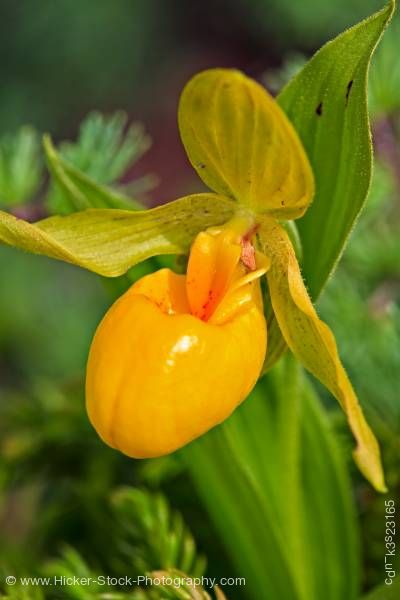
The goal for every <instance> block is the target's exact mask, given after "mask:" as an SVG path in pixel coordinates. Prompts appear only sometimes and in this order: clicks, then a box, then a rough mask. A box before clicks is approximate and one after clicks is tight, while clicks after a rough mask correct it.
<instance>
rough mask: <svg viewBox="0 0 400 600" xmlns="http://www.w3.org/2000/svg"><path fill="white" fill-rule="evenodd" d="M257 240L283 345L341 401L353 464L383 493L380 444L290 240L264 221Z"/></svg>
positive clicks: (278, 229) (281, 231)
mask: <svg viewBox="0 0 400 600" xmlns="http://www.w3.org/2000/svg"><path fill="white" fill-rule="evenodd" d="M260 240H261V244H262V246H263V250H264V252H265V254H266V255H267V256H269V257H270V259H271V263H272V264H271V268H270V270H269V272H268V274H267V277H268V285H269V291H270V295H271V301H272V306H273V309H274V312H275V315H276V318H277V321H278V323H279V327H280V329H281V331H282V334H283V336H284V338H285V340H286V343H287V344H288V346H289V348H290V349H291V350H292V352H293V354H294V355H295V356H296V357H297V358H298V359H299V360H300V361H301V362H302V363H303V365H304V366H305V368H306V369H308V370H309V371H310V372H311V373H312V374H313V375H314V376H315V377H317V379H319V380H320V381H321V383H323V384H324V385H325V386H326V387H327V388H328V389H329V390H330V391H331V393H332V394H333V395H334V396H335V397H336V398H337V400H338V401H339V403H340V405H341V406H342V408H343V410H344V412H345V413H346V416H347V419H348V422H349V425H350V428H351V430H352V432H353V435H354V437H355V439H356V442H357V446H356V449H355V450H354V453H353V456H354V460H355V462H356V463H357V465H358V468H359V469H360V471H361V472H362V473H363V475H364V476H365V477H366V478H367V479H368V480H369V481H370V482H371V483H372V485H373V486H374V487H375V488H376V489H377V490H378V491H381V492H383V491H385V490H386V488H385V483H384V476H383V471H382V465H381V459H380V451H379V446H378V443H377V441H376V439H375V436H374V434H373V433H372V431H371V429H370V427H369V426H368V424H367V422H366V420H365V418H364V415H363V412H362V409H361V407H360V405H359V403H358V400H357V397H356V395H355V393H354V390H353V388H352V386H351V383H350V381H349V379H348V377H347V375H346V372H345V370H344V368H343V366H342V364H341V362H340V358H339V355H338V351H337V347H336V343H335V339H334V337H333V334H332V332H331V331H330V329H329V327H328V326H327V325H326V324H325V323H323V322H322V321H321V320H320V319H319V318H318V315H317V313H316V312H315V309H314V307H313V305H312V302H311V300H310V298H309V296H308V294H307V290H306V288H305V285H304V283H303V279H302V277H301V273H300V268H299V265H298V263H297V259H296V256H295V253H294V250H293V247H292V245H291V242H290V240H289V238H288V235H287V233H286V232H285V230H284V229H283V228H282V227H281V226H280V225H279V224H278V223H277V222H276V221H273V220H272V219H265V220H264V222H263V225H262V227H261V230H260Z"/></svg>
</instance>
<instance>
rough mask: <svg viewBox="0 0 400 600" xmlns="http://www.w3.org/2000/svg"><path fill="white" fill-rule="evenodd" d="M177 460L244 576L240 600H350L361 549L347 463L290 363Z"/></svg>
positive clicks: (354, 590) (281, 366)
mask: <svg viewBox="0 0 400 600" xmlns="http://www.w3.org/2000/svg"><path fill="white" fill-rule="evenodd" d="M183 453H184V457H185V458H186V460H187V462H188V465H189V469H190V471H191V474H192V476H193V478H194V481H195V483H196V485H197V489H198V492H199V494H200V495H201V497H202V499H203V501H204V503H205V504H206V506H207V508H208V511H209V513H210V515H211V518H212V519H213V521H214V524H215V526H216V528H217V529H218V531H219V532H220V534H221V537H222V539H223V541H224V542H225V545H226V548H227V551H228V553H229V554H230V555H231V557H232V559H233V562H234V564H235V566H236V573H237V575H239V576H243V577H245V578H246V588H245V590H244V592H245V594H246V597H248V598H254V599H257V600H259V599H260V598H263V599H264V598H279V599H282V600H299V599H301V600H321V598H324V599H326V600H343V599H344V598H346V600H352V599H353V598H355V597H356V595H357V590H358V579H359V549H358V545H357V530H356V524H355V516H354V508H353V504H352V498H351V491H350V490H351V488H350V484H349V481H348V477H347V474H346V469H345V466H344V459H343V457H342V454H341V452H340V450H339V448H338V445H337V442H336V440H335V439H334V437H333V435H332V432H331V430H330V427H329V424H328V421H327V419H326V416H325V414H324V413H323V411H322V409H321V408H320V406H319V403H318V400H317V399H316V398H315V396H314V395H313V392H312V390H311V389H310V387H309V386H308V383H307V381H306V380H305V378H303V376H302V374H301V373H300V372H299V371H298V367H297V365H296V363H295V362H294V360H293V359H292V357H290V356H288V357H286V358H285V359H283V360H282V361H281V362H280V363H279V364H278V365H277V366H276V367H275V368H274V369H273V370H272V371H271V372H270V373H269V374H268V375H267V376H266V377H265V378H264V379H263V380H262V381H261V382H260V383H259V384H258V386H257V387H256V389H255V391H254V392H253V394H252V395H251V396H250V398H248V399H247V400H246V401H245V403H244V404H243V405H242V407H240V408H239V409H238V410H237V411H236V412H235V413H234V414H233V415H232V417H231V418H230V419H229V420H228V421H226V422H225V423H224V424H222V425H221V426H219V427H218V428H216V429H214V430H212V431H211V432H209V433H208V434H207V435H206V436H204V437H203V438H201V439H199V440H197V441H196V442H194V443H192V444H191V445H190V446H188V447H187V448H186V449H185V450H184V451H183ZM328 556H329V559H327V557H328Z"/></svg>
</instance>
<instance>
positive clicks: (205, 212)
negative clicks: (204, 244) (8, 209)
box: [0, 194, 235, 277]
mask: <svg viewBox="0 0 400 600" xmlns="http://www.w3.org/2000/svg"><path fill="white" fill-rule="evenodd" d="M234 208H235V204H234V203H233V201H231V200H228V199H227V198H224V197H223V196H217V195H216V194H195V195H192V196H186V197H184V198H180V199H179V200H175V202H171V203H169V204H165V205H164V206H159V207H157V208H153V209H151V210H143V211H135V212H132V211H129V210H118V209H89V210H86V211H82V212H77V213H74V214H72V215H69V216H66V217H60V216H56V217H50V218H49V219H44V220H43V221H39V222H37V223H35V224H30V223H27V222H26V221H23V220H21V219H17V218H15V217H14V216H12V215H10V214H8V213H5V212H3V211H0V242H3V243H5V244H8V245H10V246H15V247H17V248H21V249H23V250H28V251H29V252H32V253H34V254H44V255H45V256H49V257H51V258H56V259H59V260H64V261H66V262H69V263H72V264H74V265H78V266H80V267H84V268H85V269H89V270H90V271H94V272H95V273H99V274H100V275H104V276H106V277H116V276H118V275H122V274H123V273H125V272H126V271H127V270H128V269H129V268H130V267H132V266H133V265H135V264H137V263H138V262H141V261H143V260H145V259H146V258H149V257H151V256H155V255H157V254H182V253H186V252H187V251H188V248H189V247H190V243H191V241H192V240H193V238H194V236H195V235H196V234H197V233H198V232H199V231H202V230H204V229H206V228H207V227H209V226H211V225H217V224H221V223H224V222H225V221H227V220H228V219H229V218H230V217H231V216H232V214H233V211H234Z"/></svg>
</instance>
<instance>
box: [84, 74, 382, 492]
mask: <svg viewBox="0 0 400 600" xmlns="http://www.w3.org/2000/svg"><path fill="white" fill-rule="evenodd" d="M179 126H180V132H181V137H182V140H183V143H184V145H185V148H186V151H187V153H188V156H189V159H190V161H191V163H192V165H193V167H194V168H195V169H196V171H197V172H198V174H199V175H200V177H201V178H202V179H203V181H204V182H205V183H206V184H207V185H208V186H209V187H210V188H212V189H213V190H214V191H215V192H217V194H221V198H222V195H223V197H224V198H226V197H229V198H232V199H234V200H236V201H237V202H238V204H239V206H241V207H246V210H247V211H248V214H250V215H252V218H253V223H252V227H250V228H248V230H247V231H242V237H240V236H239V237H237V235H236V238H235V234H234V233H233V232H234V231H235V228H234V227H233V228H232V229H231V228H230V227H229V226H228V227H227V228H226V229H223V230H221V231H219V232H218V233H215V232H211V231H208V232H205V233H200V234H199V235H198V237H197V238H196V240H195V242H194V244H193V247H192V250H191V253H190V258H189V264H188V270H187V274H186V276H180V275H174V274H173V273H171V272H170V271H167V270H162V271H160V272H158V273H155V274H153V275H149V276H147V277H145V278H144V279H143V280H140V281H139V282H138V283H136V284H135V285H133V287H132V288H131V289H130V290H129V291H128V292H127V293H126V294H125V295H124V296H123V297H122V298H121V299H120V300H118V301H117V302H116V304H115V305H114V306H113V307H111V309H110V311H109V312H108V313H107V315H106V316H105V318H104V320H103V322H102V323H101V324H100V326H99V329H98V331H97V333H96V336H95V339H94V342H93V345H92V349H91V352H90V357H89V363H88V374H87V406H88V411H89V415H90V418H91V421H92V423H93V424H94V426H95V427H96V429H97V431H98V432H99V434H100V435H101V437H102V438H103V439H104V440H105V441H106V442H107V443H109V444H110V445H111V446H114V447H117V448H119V449H120V450H122V451H123V452H125V453H127V454H129V455H131V456H136V457H144V456H158V455H160V454H165V453H167V452H170V451H172V450H174V449H176V448H178V447H180V446H182V445H183V444H185V443H187V442H188V441H190V440H192V439H193V438H195V437H197V436H198V435H200V434H202V433H203V432H205V431H207V430H208V429H210V428H211V427H213V426H214V425H216V424H217V423H219V422H220V421H222V420H223V419H225V418H226V417H227V416H228V415H229V414H230V413H231V412H232V410H233V409H234V408H235V407H236V406H237V405H238V404H239V403H240V402H241V401H242V400H243V399H244V398H245V397H246V395H247V394H248V393H249V391H250V390H251V388H252V387H253V385H254V384H255V382H256V380H257V377H258V376H259V374H260V371H261V365H262V362H263V357H264V354H265V348H266V326H265V320H264V318H263V316H262V312H261V300H260V290H259V282H258V277H259V276H260V275H262V274H263V273H264V272H265V271H267V269H266V268H265V267H263V268H264V270H260V269H257V268H256V267H258V266H261V263H260V254H258V263H259V264H258V265H253V269H255V270H253V271H252V270H251V268H250V269H248V267H249V263H248V261H247V260H246V251H245V248H246V243H245V241H246V240H247V241H249V238H250V237H251V233H252V232H256V231H257V236H256V238H254V240H255V243H258V245H259V247H260V249H261V251H262V252H263V253H264V260H268V261H270V263H271V268H270V269H269V270H268V273H267V281H268V288H269V293H270V296H271V302H272V307H273V310H274V313H275V316H276V319H277V321H278V324H279V327H280V329H281V332H282V335H283V337H284V338H285V341H286V343H287V345H288V346H289V348H290V349H291V350H292V352H293V353H294V354H295V355H296V356H297V357H298V358H299V360H300V361H301V362H302V363H303V364H304V366H305V367H306V368H307V369H308V370H309V371H311V372H312V373H313V374H314V375H315V376H316V377H317V378H318V379H320V381H321V382H322V383H323V384H324V385H326V387H327V388H328V389H329V390H330V391H331V392H332V394H333V395H334V396H335V397H336V398H337V399H338V401H339V402H340V404H341V406H342V408H343V410H344V411H345V413H346V415H347V418H348V422H349V425H350V427H351V429H352V431H353V434H354V436H355V439H356V441H357V447H356V450H355V453H354V458H355V460H356V462H357V464H358V466H359V468H360V470H361V471H362V473H363V474H364V475H365V476H366V477H367V478H368V479H369V480H370V481H371V483H372V484H373V485H374V486H375V487H376V489H378V490H380V491H383V490H384V489H385V484H384V479H383V473H382V467H381V462H380V452H379V447H378V444H377V442H376V439H375V437H374V435H373V433H372V431H371V430H370V428H369V426H368V424H367V423H366V421H365V419H364V416H363V413H362V410H361V408H360V405H359V404H358V400H357V397H356V395H355V393H354V391H353V388H352V387H351V384H350V382H349V380H348V378H347V375H346V372H345V370H344V368H343V366H342V365H341V363H340V359H339V356H338V353H337V349H336V344H335V341H334V337H333V335H332V333H331V331H330V330H329V328H328V327H327V326H326V325H325V324H324V323H322V322H321V321H320V320H319V318H318V316H317V314H316V312H315V310H314V307H313V305H312V303H311V300H310V299H309V297H308V294H307V290H306V287H305V285H304V283H303V281H302V278H301V274H300V268H299V265H298V263H297V259H296V255H295V253H294V250H293V247H292V244H291V242H290V240H289V238H288V236H287V234H286V232H285V231H284V229H283V228H282V227H281V225H280V224H279V222H278V219H279V220H287V219H296V218H299V217H301V216H302V215H303V214H304V212H305V211H306V210H307V207H308V205H309V204H310V202H311V200H312V197H313V194H314V179H313V174H312V170H311V167H310V164H309V162H308V159H307V156H306V154H305V151H304V149H303V147H302V144H301V142H300V140H299V138H298V136H297V133H296V131H295V130H294V128H293V126H292V125H291V123H290V122H289V120H288V118H287V117H286V115H285V114H284V113H283V111H282V110H281V109H280V107H279V106H278V104H277V103H276V102H275V101H274V100H273V99H272V98H271V97H270V96H269V94H268V93H267V92H266V90H265V89H264V88H262V87H261V86H260V85H258V84H257V83H256V82H254V81H252V80H251V79H249V78H247V77H246V76H245V75H243V74H242V73H240V72H238V71H232V70H224V69H212V70H209V71H205V72H203V73H199V74H198V75H196V76H195V77H194V78H193V79H192V80H191V81H190V82H189V83H188V84H187V86H186V88H185V90H184V91H183V94H182V97H181V101H180V106H179ZM217 201H218V199H217ZM242 210H243V209H242ZM250 248H251V249H252V250H253V246H252V244H251V242H250ZM246 263H247V269H248V272H247V273H246V266H245V265H246ZM250 267H251V265H250Z"/></svg>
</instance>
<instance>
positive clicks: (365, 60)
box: [278, 1, 394, 298]
mask: <svg viewBox="0 0 400 600" xmlns="http://www.w3.org/2000/svg"><path fill="white" fill-rule="evenodd" d="M393 10H394V2H393V1H390V2H389V3H388V4H387V6H386V7H385V8H384V9H383V10H381V11H379V12H377V13H376V14H374V15H372V16H371V17H370V18H369V19H366V20H365V21H362V22H361V23H359V24H358V25H356V26H355V27H352V28H351V29H349V30H347V31H345V32H344V33H342V34H341V35H339V36H338V37H337V38H336V39H334V40H333V41H332V42H329V43H328V44H326V45H325V46H323V48H321V50H319V51H318V52H317V53H316V54H315V56H314V57H313V58H312V59H311V60H310V61H309V62H308V63H307V64H306V66H305V67H304V68H303V69H302V70H301V71H300V73H299V74H298V75H297V76H296V77H295V78H294V79H293V80H292V81H291V82H290V83H289V84H288V85H287V86H286V87H285V88H284V89H283V90H282V92H281V93H280V95H279V97H278V101H279V103H280V105H281V106H282V108H283V109H284V110H285V112H286V114H287V115H288V117H289V118H290V120H291V121H292V123H293V124H294V126H295V128H296V129H297V132H298V134H299V135H300V138H301V140H302V142H303V144H304V146H305V149H306V151H307V154H308V157H309V159H310V161H311V165H312V167H313V171H314V175H315V180H316V195H315V198H314V202H313V203H312V205H311V206H310V208H309V209H308V211H307V213H306V214H305V216H304V217H303V218H302V219H300V220H299V221H298V223H297V224H298V228H299V231H300V235H301V240H302V245H303V251H304V258H303V275H304V277H305V279H306V282H307V285H308V287H309V290H310V293H311V295H312V296H313V297H314V298H316V297H317V296H318V294H319V292H320V291H321V288H322V287H323V285H324V283H325V282H326V280H327V278H328V277H329V274H330V273H331V271H332V269H333V268H334V266H335V264H336V262H337V260H338V259H339V257H340V255H341V253H342V251H343V248H344V245H345V243H346V240H347V238H348V235H349V233H350V231H351V229H352V227H353V226H354V222H355V220H356V219H357V216H358V215H359V213H360V211H361V209H362V207H363V204H364V202H365V199H366V197H367V193H368V190H369V185H370V180H371V169H372V146H371V136H370V130H369V121H368V111H367V93H366V90H367V75H368V67H369V63H370V60H371V55H372V53H373V51H374V49H375V47H376V45H377V43H378V41H379V39H380V37H381V35H382V32H383V31H384V29H385V27H386V25H387V23H388V21H389V20H390V18H391V16H392V13H393Z"/></svg>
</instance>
